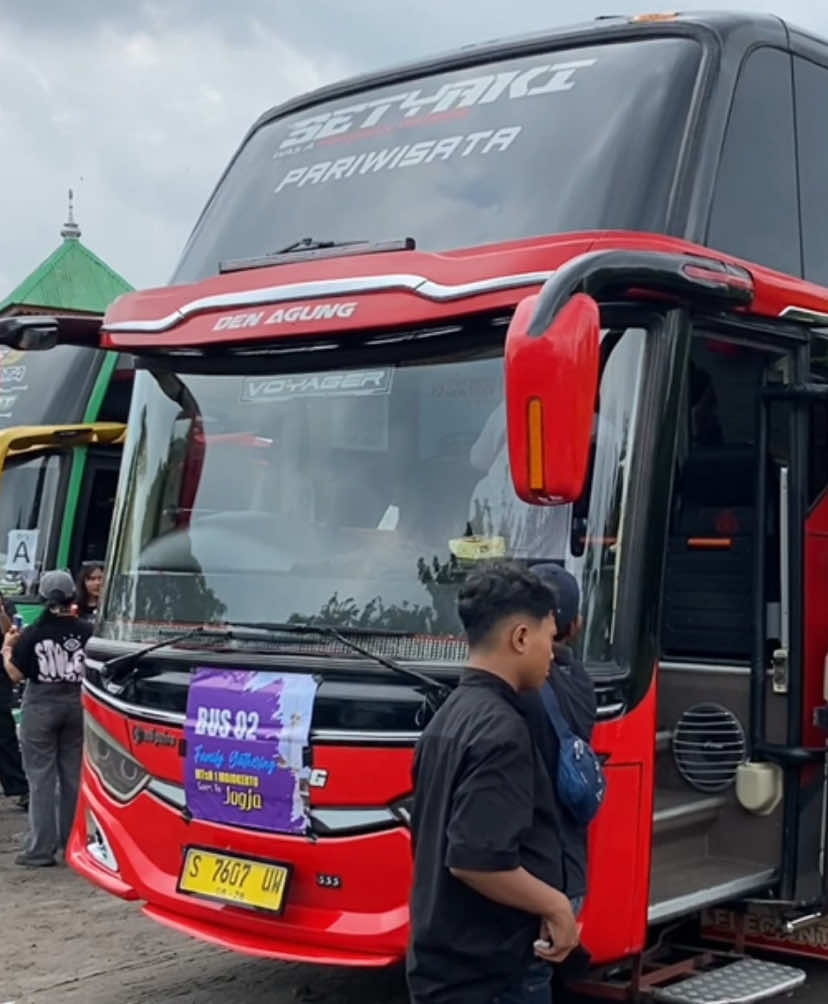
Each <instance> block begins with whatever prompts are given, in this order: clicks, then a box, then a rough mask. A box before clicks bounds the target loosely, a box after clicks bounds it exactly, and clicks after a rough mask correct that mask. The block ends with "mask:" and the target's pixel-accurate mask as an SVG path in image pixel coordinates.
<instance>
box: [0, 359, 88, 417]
mask: <svg viewBox="0 0 828 1004" xmlns="http://www.w3.org/2000/svg"><path fill="white" fill-rule="evenodd" d="M101 359H102V355H101V353H100V352H97V351H96V350H95V349H81V348H76V347H75V346H73V345H58V346H57V347H56V348H53V349H49V351H48V352H22V351H20V350H18V349H11V348H8V347H7V346H0V428H3V429H7V428H9V427H10V426H13V425H62V424H70V423H72V422H80V421H81V420H82V419H83V416H84V413H85V411H86V406H87V404H88V403H89V396H90V394H91V393H92V388H93V387H94V385H95V378H96V377H97V375H98V371H99V369H100V365H101Z"/></svg>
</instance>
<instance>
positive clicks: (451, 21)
mask: <svg viewBox="0 0 828 1004" xmlns="http://www.w3.org/2000/svg"><path fill="white" fill-rule="evenodd" d="M716 7H721V8H726V9H727V8H729V9H733V8H738V7H744V8H746V9H752V10H755V11H762V10H764V11H773V10H774V9H779V8H781V7H784V9H785V15H786V16H787V18H788V19H789V20H790V21H792V22H794V23H797V24H800V25H802V26H803V27H808V28H812V29H814V30H816V31H818V32H820V33H822V34H825V35H828V5H825V4H824V2H822V0H785V3H784V5H783V4H782V3H781V2H780V0H750V2H747V3H744V2H740V0H707V2H705V3H704V4H703V8H704V9H712V8H716ZM630 9H631V10H632V12H633V13H634V12H635V11H636V10H637V9H642V10H649V9H656V10H658V9H660V7H659V5H658V4H654V5H652V7H647V6H646V5H644V6H642V7H641V8H635V9H633V8H630ZM664 9H668V5H665V6H664ZM624 10H625V8H624V5H623V4H622V3H619V2H618V0H612V3H610V2H608V0H577V2H575V0H572V2H564V0H508V2H504V0H406V2H405V3H403V2H402V0H235V3H231V2H229V0H131V2H125V0H72V2H71V3H64V2H63V0H0V209H1V210H2V212H0V298H2V296H4V295H5V294H6V293H7V292H8V291H10V290H11V288H12V287H13V286H14V285H16V284H17V283H18V282H19V281H20V280H21V279H22V278H23V277H24V276H25V275H26V274H27V273H28V272H29V271H30V270H31V269H32V268H33V267H34V266H35V265H37V264H38V262H39V261H40V260H41V259H42V258H44V257H45V256H46V254H48V253H49V252H50V251H52V250H53V249H54V247H55V246H56V245H57V243H58V242H59V240H60V237H59V230H60V226H61V224H62V222H63V220H64V219H65V216H66V190H67V188H69V186H72V187H74V188H75V190H76V215H77V218H78V221H79V223H80V225H81V227H82V229H83V240H84V242H85V243H86V244H87V245H88V246H89V247H90V248H92V250H93V251H95V252H96V253H97V254H99V255H101V256H102V257H103V258H104V259H106V260H107V261H108V262H109V263H110V264H111V265H112V266H113V267H114V268H116V269H117V270H118V271H120V272H121V274H122V275H123V276H124V277H125V278H126V279H128V280H129V281H130V282H131V283H133V284H134V285H136V286H149V285H157V284H162V283H164V282H166V281H167V280H168V278H169V276H170V273H171V271H172V268H173V266H174V264H175V261H176V260H177V257H178V255H179V252H180V250H181V248H182V246H183V244H184V241H185V240H186V238H187V236H188V234H189V232H190V229H191V228H192V225H193V223H194V222H195V219H196V216H197V214H198V213H199V211H200V210H201V207H202V206H203V204H204V202H205V200H206V198H207V196H208V195H209V193H210V191H211V189H212V186H213V184H214V183H215V181H216V179H217V177H218V174H219V172H220V171H221V170H222V168H223V167H224V165H225V163H226V161H227V160H228V159H229V157H230V156H231V154H232V153H233V151H234V150H235V148H236V146H237V144H238V143H239V141H240V139H241V137H242V136H243V134H244V132H245V131H246V129H247V128H248V126H249V125H250V124H251V123H252V122H253V120H254V119H255V118H256V117H257V116H258V115H259V113H260V112H262V111H264V110H265V109H266V108H267V107H270V106H271V105H274V104H277V103H278V102H280V101H282V100H284V99H285V98H288V97H290V96H291V95H294V94H297V93H301V92H303V91H306V90H308V89H310V88H313V87H316V86H318V85H319V84H322V83H325V82H328V81H331V80H335V79H337V78H339V77H342V76H345V75H349V74H352V73H356V72H360V71H364V70H367V69H372V68H377V67H381V66H385V65H389V64H393V63H395V62H399V61H400V60H404V59H409V58H413V57H417V56H421V55H424V54H427V53H431V52H434V51H439V50H442V49H446V48H452V47H456V46H459V45H464V44H467V43H470V42H476V41H485V40H487V39H491V38H494V37H502V36H504V35H510V34H515V33H519V32H523V31H527V30H533V29H538V28H543V27H552V26H555V25H561V24H567V23H571V22H573V21H578V20H583V19H585V18H591V17H593V16H595V15H597V14H601V13H618V12H621V11H624ZM576 12H577V13H576Z"/></svg>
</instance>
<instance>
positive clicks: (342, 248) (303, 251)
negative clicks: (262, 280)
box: [219, 237, 417, 275]
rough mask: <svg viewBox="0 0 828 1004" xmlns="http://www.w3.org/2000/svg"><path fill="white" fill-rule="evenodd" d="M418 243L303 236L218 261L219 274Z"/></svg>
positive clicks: (399, 248) (412, 247)
mask: <svg viewBox="0 0 828 1004" xmlns="http://www.w3.org/2000/svg"><path fill="white" fill-rule="evenodd" d="M416 247H417V242H416V241H415V240H414V238H413V237H405V238H403V239H402V240H398V241H368V240H356V241H325V240H315V239H314V238H313V237H302V238H301V239H300V240H298V241H294V242H293V243H292V244H288V245H287V247H284V248H282V249H281V250H280V251H270V252H268V253H267V254H263V255H259V256H257V257H255V258H235V259H230V260H228V261H220V262H219V272H220V273H221V274H222V275H223V274H224V273H226V272H243V271H244V270H246V269H251V268H266V267H267V266H269V265H285V264H287V263H288V262H297V261H305V260H308V259H317V258H339V257H341V256H342V255H362V254H381V253H383V252H391V251H414V250H416Z"/></svg>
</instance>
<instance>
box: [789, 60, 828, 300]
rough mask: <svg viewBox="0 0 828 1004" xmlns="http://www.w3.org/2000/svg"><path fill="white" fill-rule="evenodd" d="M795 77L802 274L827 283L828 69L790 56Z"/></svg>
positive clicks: (824, 284)
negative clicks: (827, 125)
mask: <svg viewBox="0 0 828 1004" xmlns="http://www.w3.org/2000/svg"><path fill="white" fill-rule="evenodd" d="M794 73H795V81H796V120H797V123H796V124H797V141H798V143H799V184H800V191H801V198H802V247H803V252H804V257H805V278H806V279H811V280H813V281H814V282H818V283H820V285H822V286H826V285H828V228H826V226H825V207H826V205H828V170H826V166H825V165H826V162H827V161H828V138H826V133H825V109H826V107H828V69H826V68H825V67H824V66H818V65H817V64H816V63H811V62H809V61H808V60H806V59H801V58H799V57H797V58H795V59H794Z"/></svg>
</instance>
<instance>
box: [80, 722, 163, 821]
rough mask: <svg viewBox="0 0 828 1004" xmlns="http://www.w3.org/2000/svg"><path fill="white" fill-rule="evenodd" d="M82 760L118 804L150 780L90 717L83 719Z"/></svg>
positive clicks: (128, 799)
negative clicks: (84, 749) (87, 764)
mask: <svg viewBox="0 0 828 1004" xmlns="http://www.w3.org/2000/svg"><path fill="white" fill-rule="evenodd" d="M84 741H85V745H86V757H87V759H88V760H89V764H90V766H91V767H92V769H93V770H94V771H95V773H96V774H97V775H98V777H99V778H100V781H101V784H102V785H103V786H104V788H106V790H107V791H108V792H109V794H110V795H112V797H113V798H115V799H117V800H118V801H119V802H129V801H131V800H132V799H133V798H135V796H136V795H137V794H138V792H139V791H141V789H142V788H143V787H144V786H145V785H146V784H147V782H148V781H149V779H150V776H149V774H148V773H147V772H146V771H145V770H144V768H143V767H142V766H141V764H139V763H138V762H137V761H136V760H134V759H133V758H132V757H131V756H130V755H129V753H127V751H126V750H125V749H124V748H123V746H121V745H120V744H119V743H118V742H116V740H115V739H113V738H112V736H111V735H110V734H109V733H108V732H107V731H106V729H105V728H103V726H102V725H100V724H99V723H98V722H97V721H95V719H94V718H92V717H91V716H90V715H86V716H85V719H84Z"/></svg>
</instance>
